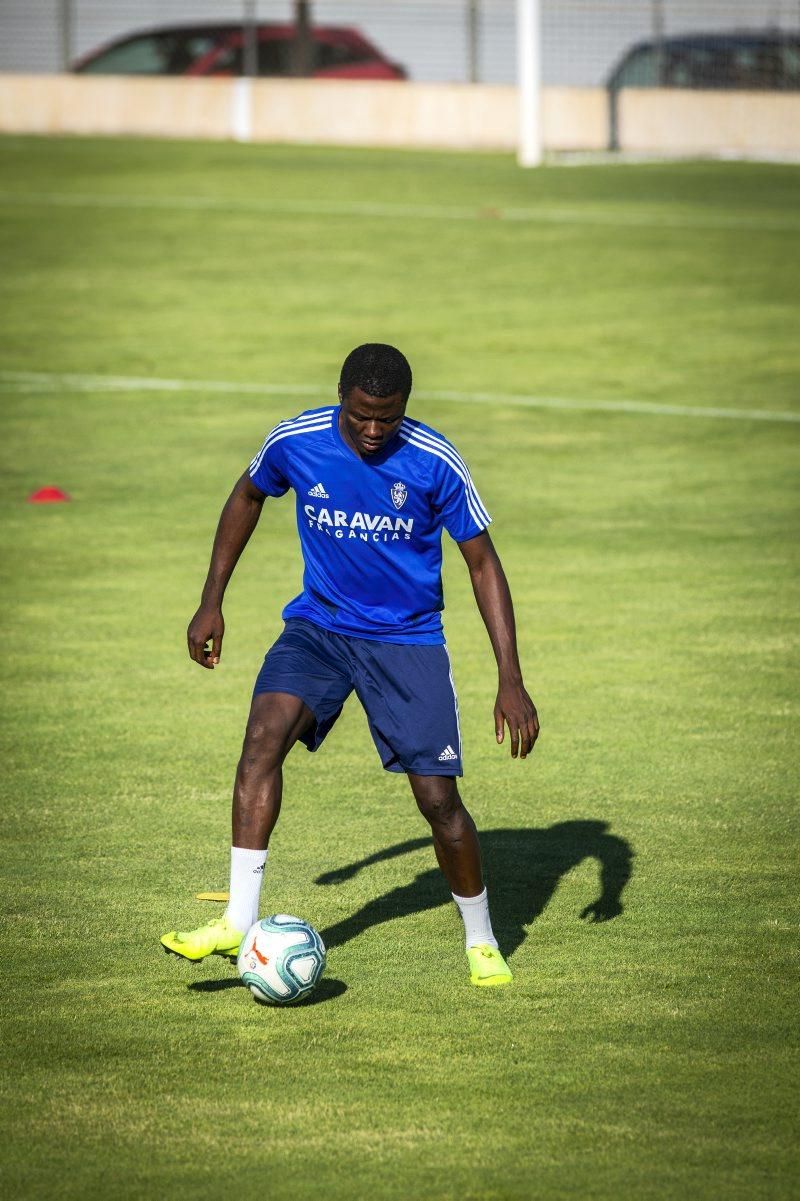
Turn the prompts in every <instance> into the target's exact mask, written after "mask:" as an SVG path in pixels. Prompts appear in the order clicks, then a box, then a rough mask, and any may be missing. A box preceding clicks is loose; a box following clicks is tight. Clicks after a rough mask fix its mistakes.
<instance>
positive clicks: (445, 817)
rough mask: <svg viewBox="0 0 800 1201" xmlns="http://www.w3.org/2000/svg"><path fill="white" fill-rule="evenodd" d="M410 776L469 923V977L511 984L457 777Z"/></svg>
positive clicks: (439, 856) (441, 862)
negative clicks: (499, 947)
mask: <svg viewBox="0 0 800 1201" xmlns="http://www.w3.org/2000/svg"><path fill="white" fill-rule="evenodd" d="M408 779H409V783H410V784H411V789H412V791H413V793H414V799H415V800H416V802H417V806H418V807H419V810H420V813H421V814H422V815H423V817H424V818H425V819H426V820H427V821H428V823H429V824H430V827H431V834H432V835H433V849H434V851H435V852H436V858H437V860H438V862H439V867H440V868H441V869H442V873H443V875H444V877H445V879H446V880H447V883H448V885H449V886H450V892H451V893H452V894H453V900H454V901H455V903H456V905H457V906H458V909H459V912H460V914H461V917H462V919H463V922H464V937H465V942H466V950H467V959H468V961H469V967H470V980H471V981H472V983H473V984H477V985H480V986H483V987H487V986H488V987H497V986H498V985H501V984H510V983H511V980H512V975H511V971H510V969H509V967H508V964H507V963H506V962H505V960H504V959H503V957H502V955H501V954H500V951H499V950H498V947H497V939H496V938H495V936H494V932H493V930H492V921H491V918H490V916H489V897H488V893H487V890H486V888H485V886H484V883H483V872H482V870H481V849H480V843H479V842H478V832H477V830H476V829H475V823H474V821H473V820H472V817H471V816H470V814H469V812H468V811H467V809H466V807H465V805H464V804H463V802H462V800H461V797H460V796H459V792H458V785H457V783H456V780H455V777H453V776H424V775H418V774H417V773H415V772H409V773H408Z"/></svg>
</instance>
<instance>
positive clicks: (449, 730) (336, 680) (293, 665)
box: [253, 617, 462, 776]
mask: <svg viewBox="0 0 800 1201" xmlns="http://www.w3.org/2000/svg"><path fill="white" fill-rule="evenodd" d="M262 692H288V693H289V694H290V695H291V696H298V697H300V698H301V700H303V701H305V703H306V704H307V705H308V707H309V709H311V711H312V712H313V714H314V716H315V718H316V725H315V726H314V727H312V729H311V730H309V731H308V733H306V734H304V735H303V736H302V738H301V741H302V742H304V743H305V745H306V746H307V747H308V749H309V750H310V751H315V750H316V749H317V747H318V746H320V745H321V744H322V742H323V740H324V738H325V736H326V734H327V733H328V731H329V730H330V729H331V728H332V726H333V724H334V722H335V721H336V719H337V717H338V716H339V714H340V713H341V711H342V706H343V705H344V702H345V701H346V700H347V698H348V696H349V695H350V693H351V692H355V694H356V696H357V697H358V699H359V700H360V701H361V704H362V705H363V707H364V710H365V712H366V714H367V719H368V721H369V729H370V733H371V734H372V738H373V741H374V743H375V746H376V747H377V750H378V754H379V755H380V757H381V762H382V763H383V766H384V767H385V768H386V770H387V771H398V772H402V771H406V772H408V771H410V772H414V773H415V774H417V775H421V776H460V775H462V770H461V731H460V728H459V720H458V698H457V697H456V690H455V685H454V684H453V675H452V672H451V670H450V657H449V655H448V654H447V648H446V647H445V646H441V645H440V646H427V645H426V646H420V645H410V646H403V645H401V644H399V643H394V642H374V641H372V640H370V639H367V638H349V637H346V636H345V635H343V634H333V633H331V632H330V631H329V630H324V629H323V628H322V627H321V626H317V625H314V623H313V622H310V621H304V620H303V619H302V618H299V617H292V618H290V619H289V620H288V621H287V622H286V627H285V629H284V631H283V633H282V634H281V636H280V638H279V639H278V641H277V642H276V643H275V645H274V646H273V647H272V648H271V649H270V650H269V651H268V652H267V655H266V658H265V659H264V665H263V667H262V668H261V671H260V672H259V673H258V679H257V680H256V684H255V688H254V689H253V695H254V696H258V695H259V694H260V693H262Z"/></svg>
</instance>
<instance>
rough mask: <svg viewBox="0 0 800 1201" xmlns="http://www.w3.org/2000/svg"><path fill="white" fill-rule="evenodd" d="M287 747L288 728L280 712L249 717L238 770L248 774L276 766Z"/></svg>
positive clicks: (282, 758)
mask: <svg viewBox="0 0 800 1201" xmlns="http://www.w3.org/2000/svg"><path fill="white" fill-rule="evenodd" d="M288 749H289V728H288V726H287V723H286V722H285V720H284V719H283V717H282V715H281V714H280V713H274V714H272V713H271V714H262V715H259V716H258V717H251V718H250V720H249V721H248V723H247V729H246V730H245V735H244V744H243V746H242V757H241V759H240V761H239V770H240V772H241V773H243V774H249V773H250V772H252V771H256V770H258V769H260V768H261V769H263V768H269V767H273V766H277V765H279V764H281V763H282V762H283V760H284V759H285V758H286V755H287V752H288Z"/></svg>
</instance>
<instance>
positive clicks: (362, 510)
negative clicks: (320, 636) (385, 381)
mask: <svg viewBox="0 0 800 1201" xmlns="http://www.w3.org/2000/svg"><path fill="white" fill-rule="evenodd" d="M339 412H340V406H338V405H336V406H328V407H327V408H321V409H309V410H307V411H306V412H305V413H301V414H300V416H299V417H294V418H292V419H291V420H289V421H281V422H280V423H279V424H278V425H276V426H275V428H274V429H273V430H271V431H270V433H269V434H267V437H266V439H265V441H264V444H263V446H262V447H261V449H260V450H259V452H258V454H257V455H256V457H255V458H254V459H253V461H252V463H251V464H250V478H251V479H252V481H253V483H254V484H255V486H256V487H257V488H259V489H260V490H261V491H262V492H264V493H265V494H266V495H267V496H283V494H284V493H285V492H287V491H288V490H289V489H290V488H293V489H294V491H295V493H296V496H297V529H298V533H299V534H300V543H301V547H302V551H303V560H304V562H305V572H304V575H303V591H302V592H301V593H300V595H299V596H297V597H295V598H294V600H292V601H290V602H289V604H288V605H287V606H286V608H285V609H284V610H283V617H284V619H286V618H290V617H304V618H306V619H307V620H308V621H312V622H314V623H316V625H319V626H322V627H323V628H324V629H327V630H332V631H333V632H334V633H336V634H347V635H349V636H350V637H354V638H372V639H374V640H376V641H379V642H405V643H432V644H439V643H442V642H444V634H443V632H442V619H441V616H440V614H441V611H442V609H443V608H444V598H443V594H442V542H441V538H442V528H443V527H444V528H445V529H446V530H447V532H448V534H449V535H450V537H451V538H453V539H454V540H455V541H456V542H466V541H467V539H468V538H474V537H476V535H478V534H480V533H482V531H483V530H485V529H486V527H487V526H488V525H489V523H490V521H491V518H490V516H489V514H488V513H487V512H486V509H485V508H484V505H483V502H482V501H481V498H480V497H479V496H478V493H477V491H476V490H475V485H474V484H473V482H472V479H471V478H470V474H469V471H468V470H467V467H466V464H465V463H464V460H463V459H462V458H461V456H460V455H459V454H458V452H457V451H456V450H455V448H454V447H453V446H452V445H451V444H450V443H449V442H448V441H447V439H446V438H443V437H442V435H441V434H439V433H437V432H436V430H432V429H431V428H430V427H429V426H427V425H423V424H422V422H421V421H414V420H412V419H411V418H410V417H405V418H403V422H402V424H401V425H400V428H399V429H398V431H397V433H396V434H395V436H394V437H393V438H392V439H391V440H390V442H388V443H387V445H386V446H384V447H383V448H382V449H381V450H380V451H379V452H378V453H377V454H375V455H370V456H369V458H368V459H361V458H359V456H358V455H357V454H356V452H355V451H354V450H353V449H352V448H351V447H350V446H349V445H348V444H347V443H346V442H345V441H344V438H343V437H342V434H341V431H340V429H339Z"/></svg>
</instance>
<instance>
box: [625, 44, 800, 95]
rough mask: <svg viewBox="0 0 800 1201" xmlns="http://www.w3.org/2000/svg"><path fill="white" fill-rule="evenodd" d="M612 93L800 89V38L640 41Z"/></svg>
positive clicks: (628, 56)
mask: <svg viewBox="0 0 800 1201" xmlns="http://www.w3.org/2000/svg"><path fill="white" fill-rule="evenodd" d="M607 86H608V88H609V89H610V90H612V91H618V90H619V89H620V88H715V89H716V88H741V89H743V90H754V91H761V90H762V89H770V90H773V91H776V90H779V91H797V90H798V89H800V36H798V35H797V34H796V33H792V34H789V33H780V32H779V31H776V30H767V31H763V32H754V33H745V32H742V33H694V34H687V35H685V36H682V37H665V38H662V39H661V41H655V40H653V41H647V42H638V43H637V44H636V45H635V46H631V48H630V49H629V50H628V51H626V53H625V54H624V56H623V57H622V59H621V61H620V62H619V63H618V64H617V66H616V67H615V68H614V70H613V71H612V72H611V74H610V75H609V78H608V84H607Z"/></svg>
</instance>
